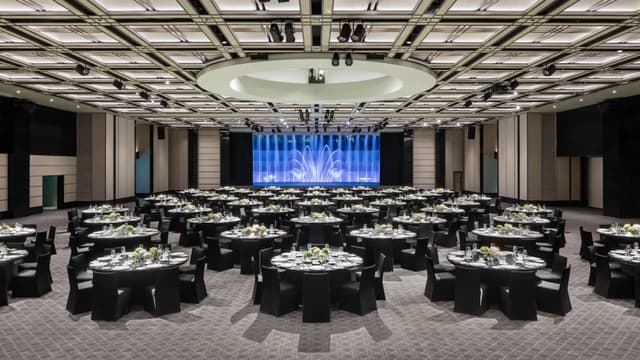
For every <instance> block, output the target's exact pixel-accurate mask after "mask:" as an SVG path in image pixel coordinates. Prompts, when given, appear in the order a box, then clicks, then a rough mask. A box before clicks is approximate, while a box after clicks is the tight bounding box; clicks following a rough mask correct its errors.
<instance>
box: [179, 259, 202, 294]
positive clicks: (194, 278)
mask: <svg viewBox="0 0 640 360" xmlns="http://www.w3.org/2000/svg"><path fill="white" fill-rule="evenodd" d="M206 261H207V260H206V259H205V257H204V256H202V257H201V258H199V259H198V260H197V261H196V272H195V273H194V274H180V276H179V277H180V301H182V302H186V303H194V304H197V303H199V302H200V301H202V299H204V298H206V297H207V287H206V286H205V284H204V267H205V264H206Z"/></svg>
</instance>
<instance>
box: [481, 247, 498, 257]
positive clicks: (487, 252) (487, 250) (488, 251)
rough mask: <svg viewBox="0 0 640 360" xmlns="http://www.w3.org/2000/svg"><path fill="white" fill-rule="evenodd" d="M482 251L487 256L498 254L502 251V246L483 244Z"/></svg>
mask: <svg viewBox="0 0 640 360" xmlns="http://www.w3.org/2000/svg"><path fill="white" fill-rule="evenodd" d="M480 252H481V253H483V254H484V255H485V256H496V255H498V253H499V252H500V248H499V247H497V246H481V247H480Z"/></svg>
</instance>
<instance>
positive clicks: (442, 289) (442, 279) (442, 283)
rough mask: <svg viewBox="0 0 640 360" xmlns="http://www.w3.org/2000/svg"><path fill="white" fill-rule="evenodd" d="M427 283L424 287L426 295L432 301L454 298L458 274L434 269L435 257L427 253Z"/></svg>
mask: <svg viewBox="0 0 640 360" xmlns="http://www.w3.org/2000/svg"><path fill="white" fill-rule="evenodd" d="M426 258H427V259H426V264H427V284H426V285H425V288H424V296H426V297H427V298H429V300H431V301H445V300H453V299H454V293H455V282H456V276H455V275H454V274H452V273H450V272H439V273H437V272H436V271H435V270H434V263H433V259H432V258H431V256H429V254H428V253H427V256H426Z"/></svg>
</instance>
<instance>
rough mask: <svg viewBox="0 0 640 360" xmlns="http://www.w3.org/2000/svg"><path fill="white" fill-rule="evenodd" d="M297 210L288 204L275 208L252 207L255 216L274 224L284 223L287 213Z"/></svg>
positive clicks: (264, 221) (266, 222) (265, 222)
mask: <svg viewBox="0 0 640 360" xmlns="http://www.w3.org/2000/svg"><path fill="white" fill-rule="evenodd" d="M295 212H296V210H294V209H292V208H290V207H286V206H283V207H275V208H269V207H259V208H253V209H251V213H252V214H253V215H254V218H257V219H259V220H260V221H262V222H263V223H264V224H267V225H271V224H274V226H278V225H279V224H282V223H283V220H284V218H286V217H287V215H289V214H292V213H295Z"/></svg>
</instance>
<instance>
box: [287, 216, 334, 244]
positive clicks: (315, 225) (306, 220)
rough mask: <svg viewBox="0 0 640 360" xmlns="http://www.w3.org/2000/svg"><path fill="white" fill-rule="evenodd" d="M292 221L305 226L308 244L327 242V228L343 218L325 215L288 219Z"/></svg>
mask: <svg viewBox="0 0 640 360" xmlns="http://www.w3.org/2000/svg"><path fill="white" fill-rule="evenodd" d="M290 220H291V222H292V223H294V224H296V225H298V226H300V227H302V228H305V229H306V231H307V234H308V242H309V243H310V244H327V243H329V229H330V228H331V227H332V226H335V225H340V223H342V222H343V221H344V220H343V219H341V218H339V217H334V216H327V217H321V218H313V217H311V216H302V217H294V218H291V219H290Z"/></svg>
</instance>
